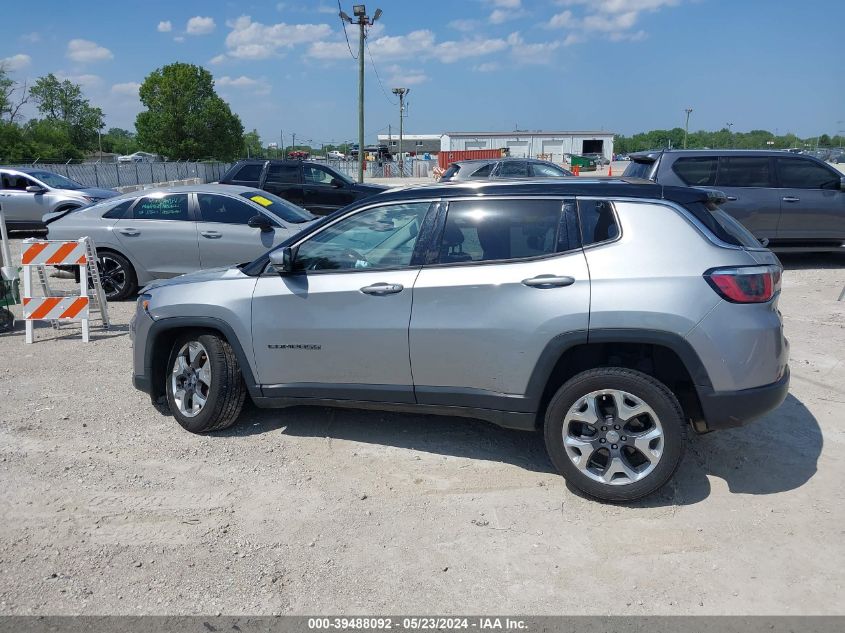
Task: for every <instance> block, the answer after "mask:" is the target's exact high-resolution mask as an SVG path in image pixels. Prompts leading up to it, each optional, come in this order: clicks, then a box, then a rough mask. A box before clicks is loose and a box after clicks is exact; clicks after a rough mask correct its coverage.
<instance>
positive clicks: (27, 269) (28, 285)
mask: <svg viewBox="0 0 845 633" xmlns="http://www.w3.org/2000/svg"><path fill="white" fill-rule="evenodd" d="M23 296H24V297H26V298H30V297H32V266H24V267H23ZM21 303H25V301H24V299H23V298H21ZM25 323H26V342H27V343H32V328H33V325H32V319H26V321H25Z"/></svg>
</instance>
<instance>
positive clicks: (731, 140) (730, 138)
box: [725, 123, 734, 147]
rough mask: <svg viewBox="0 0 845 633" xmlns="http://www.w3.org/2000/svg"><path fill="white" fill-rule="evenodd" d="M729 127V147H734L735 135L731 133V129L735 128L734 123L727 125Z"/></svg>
mask: <svg viewBox="0 0 845 633" xmlns="http://www.w3.org/2000/svg"><path fill="white" fill-rule="evenodd" d="M725 125H727V126H728V147H733V146H734V137H733V133H732V132H731V128H732V127H733V126H734V124H733V123H725Z"/></svg>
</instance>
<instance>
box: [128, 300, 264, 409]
mask: <svg viewBox="0 0 845 633" xmlns="http://www.w3.org/2000/svg"><path fill="white" fill-rule="evenodd" d="M187 329H205V330H217V331H219V332H220V333H221V334H223V336H224V337H225V338H226V341H227V342H228V343H229V345H231V347H232V350H233V351H234V352H235V357H236V358H237V359H238V365H239V366H240V370H241V376H243V380H244V384H245V385H246V388H247V390H248V391H249V394H250V396H252V397H254V398H257V397H260V396H261V395H262V394H261V386H260V385H259V384H258V383H257V382H256V380H255V377H254V374H253V373H252V365H251V364H250V362H249V358H248V357H247V355H246V353H245V352H244V350H243V347H242V346H241V343H240V340H239V339H238V336H237V334H235V330H234V329H233V328H232V326H231V325H229V324H228V323H226V322H225V321H223V320H222V319H218V318H216V317H206V316H190V317H165V318H163V319H158V320H157V321H154V322H153V324H152V325H151V326H150V329H149V331H148V332H147V337H146V342H145V346H144V376H137V377H136V378H135V382H136V385H137V384H138V383H141V384H143V385H145V386H148V388H149V393H150V395H151V396H153V397H155V396H156V395H161V394H159V393H157V387H156V385H154V384H152V382H153V377H154V376H155V373H154V372H153V353H154V351H155V345H156V341H157V340H158V339H159V337H160V336H161V335H162V334H163V333H165V332H169V331H172V330H187Z"/></svg>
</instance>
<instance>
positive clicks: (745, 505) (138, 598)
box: [0, 243, 845, 615]
mask: <svg viewBox="0 0 845 633" xmlns="http://www.w3.org/2000/svg"><path fill="white" fill-rule="evenodd" d="M18 248H19V243H16V244H15V249H18ZM784 263H785V265H786V267H787V272H786V273H785V277H784V290H783V296H782V299H781V304H780V305H781V310H782V311H783V313H784V315H785V322H786V330H787V336H788V337H789V339H790V341H791V345H792V371H793V374H792V376H793V378H792V392H791V395H790V396H789V398H788V399H787V401H786V402H785V403H784V404H783V406H782V407H781V408H780V409H778V410H777V411H775V412H773V413H772V414H770V415H768V416H767V417H766V418H765V419H763V420H761V421H758V422H757V423H755V424H753V425H751V426H748V427H745V428H743V429H737V430H732V431H725V432H721V433H714V434H711V435H708V436H704V437H694V438H692V439H691V441H690V443H689V446H688V451H687V455H686V458H685V460H684V462H683V464H682V466H681V469H680V471H679V473H678V474H677V476H676V478H675V480H674V483H672V484H670V485H669V486H667V487H666V488H664V489H663V491H661V492H660V493H658V494H657V495H655V496H652V497H651V498H649V499H647V500H645V501H643V502H640V503H637V504H635V505H632V506H615V505H602V504H599V503H596V502H593V501H588V500H585V499H583V498H581V497H579V496H578V495H576V494H574V493H573V492H572V491H570V490H569V489H568V488H567V487H566V485H565V484H564V482H563V480H562V479H561V478H560V477H558V476H557V475H556V474H554V473H553V472H552V469H551V465H550V464H549V462H548V460H547V458H546V457H545V453H544V449H543V445H542V441H541V438H540V437H539V435H537V436H534V435H531V434H523V433H519V432H513V431H506V430H501V429H497V428H495V427H493V426H488V425H486V424H484V423H481V422H474V421H470V420H465V419H458V418H443V417H428V416H417V415H398V414H386V413H378V412H377V413H367V412H354V411H343V410H329V409H321V408H317V409H308V408H298V409H288V410H280V411H264V410H258V409H256V408H254V407H252V406H251V405H250V406H248V407H247V409H246V410H245V412H244V415H243V417H242V421H241V423H240V424H239V425H238V426H236V427H234V428H232V429H230V430H228V431H226V432H223V433H220V434H216V435H212V436H194V435H190V434H188V433H186V432H184V431H182V430H181V429H180V427H179V426H178V425H177V424H176V423H175V421H174V420H173V419H172V418H170V417H168V416H167V415H165V414H163V413H161V412H159V411H157V410H156V409H155V408H153V407H152V406H151V405H150V402H149V399H148V397H147V396H145V395H144V394H142V393H140V392H137V391H135V390H134V389H133V388H132V385H131V382H130V372H131V363H130V347H129V337H128V332H127V328H128V321H129V317H130V315H131V312H132V311H133V309H134V304H133V303H131V302H127V303H117V304H112V305H111V306H109V309H110V312H111V314H112V318H113V321H114V326H113V328H112V329H111V330H110V331H109V332H102V331H100V330H98V329H97V328H93V329H92V342H91V343H89V344H87V345H86V344H83V343H82V342H81V340H80V338H79V329H78V328H76V327H73V326H64V327H63V328H62V330H61V331H60V332H58V333H56V332H54V331H53V330H52V329H50V328H49V327H40V328H38V330H37V331H36V334H37V337H36V338H37V340H36V343H35V344H34V345H30V346H27V345H25V344H24V340H23V332H22V327H20V326H19V327H18V329H17V331H15V332H14V333H11V334H4V335H0V451H1V452H2V455H0V482H1V483H2V487H0V505H2V508H3V515H4V516H5V519H4V520H3V521H2V524H0V613H2V614H138V613H144V614H203V613H204V614H209V613H210V614H213V613H217V612H223V613H232V614H247V613H249V614H259V613H260V614H265V613H266V614H269V613H282V614H292V613H297V614H299V613H342V612H344V613H359V614H365V613H400V612H407V613H420V614H427V613H437V614H444V615H448V614H454V613H485V612H495V613H523V614H525V613H532V614H563V613H565V614H604V613H609V614H727V613H731V614H792V615H797V614H845V603H843V602H842V601H841V598H840V599H837V598H836V597H835V596H837V595H839V596H842V595H843V590H845V587H843V584H845V548H844V547H843V546H842V542H843V536H845V510H843V508H845V503H843V496H844V495H843V485H842V482H843V481H845V459H844V458H843V455H845V454H843V448H845V446H843V444H845V435H844V434H843V425H842V420H843V418H845V302H842V303H838V302H837V301H836V299H837V297H838V296H839V293H840V292H841V290H842V288H843V284H845V254H841V255H829V256H827V255H824V256H822V255H820V256H801V257H798V256H792V257H789V258H784ZM66 283H67V282H66Z"/></svg>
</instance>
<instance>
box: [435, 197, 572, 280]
mask: <svg viewBox="0 0 845 633" xmlns="http://www.w3.org/2000/svg"><path fill="white" fill-rule="evenodd" d="M562 208H563V201H562V200H479V201H475V200H471V201H470V200H458V201H455V202H450V203H449V210H448V213H447V215H446V224H445V226H444V227H443V235H442V236H441V239H440V253H439V257H438V260H437V261H438V263H440V264H459V263H463V262H485V261H494V260H508V259H523V258H529V257H539V256H542V255H550V254H553V253H556V252H562V251H565V250H570V249H571V248H577V236H574V235H572V233H574V231H571V232H567V228H568V226H573V225H572V224H570V225H567V224H566V223H564V222H561V217H562V215H561V214H562ZM559 235H563V237H564V239H563V240H560V239H559Z"/></svg>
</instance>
